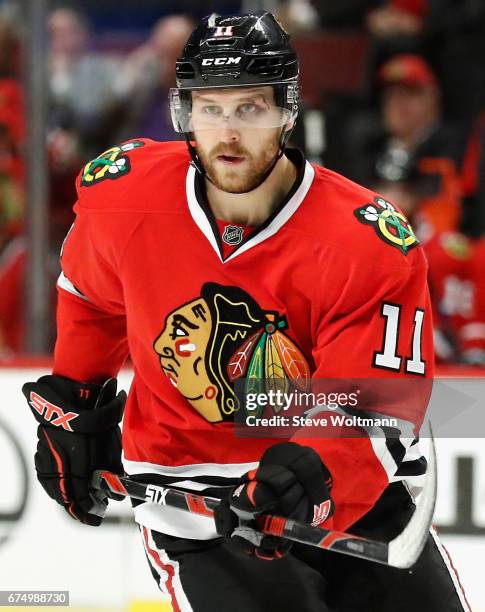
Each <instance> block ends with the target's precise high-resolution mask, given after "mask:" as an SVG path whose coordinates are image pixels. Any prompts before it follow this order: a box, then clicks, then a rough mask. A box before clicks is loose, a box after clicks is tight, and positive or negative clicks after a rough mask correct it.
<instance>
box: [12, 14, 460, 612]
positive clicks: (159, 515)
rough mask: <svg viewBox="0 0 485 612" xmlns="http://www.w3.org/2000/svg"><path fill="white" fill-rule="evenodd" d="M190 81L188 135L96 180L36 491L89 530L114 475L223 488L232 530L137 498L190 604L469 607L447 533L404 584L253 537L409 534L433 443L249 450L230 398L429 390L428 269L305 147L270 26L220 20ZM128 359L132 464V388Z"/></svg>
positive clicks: (196, 49)
mask: <svg viewBox="0 0 485 612" xmlns="http://www.w3.org/2000/svg"><path fill="white" fill-rule="evenodd" d="M176 74H177V85H178V87H177V88H176V89H174V90H173V91H172V92H171V100H170V104H171V111H172V117H173V122H174V126H175V129H176V130H177V131H178V132H180V133H183V134H184V135H185V137H186V141H187V142H186V144H185V143H180V142H178V143H159V142H153V141H148V140H143V139H139V140H132V141H129V142H125V143H123V144H121V145H120V146H117V147H113V148H112V149H109V150H108V151H105V152H104V153H103V154H102V155H100V156H99V157H98V158H96V159H95V160H93V161H92V162H90V163H88V164H87V165H86V166H85V168H84V169H83V170H82V172H81V175H80V177H79V180H78V185H77V187H78V193H79V199H78V202H77V204H76V206H75V211H76V221H75V223H74V225H73V228H72V229H71V231H70V233H69V234H68V237H67V239H66V241H65V243H64V247H63V252H62V273H61V276H60V278H59V282H58V288H59V304H58V338H57V343H56V348H55V364H54V371H53V373H52V374H51V375H48V376H43V377H41V378H40V379H39V380H38V381H37V382H33V383H27V384H26V385H25V386H24V389H23V390H24V393H25V395H26V397H27V399H28V401H29V404H30V406H31V408H32V412H33V414H34V416H35V417H36V419H37V420H38V422H39V429H38V437H39V441H38V448H37V454H36V469H37V474H38V478H39V480H40V482H41V483H42V485H43V486H44V488H45V489H46V491H47V492H48V494H49V495H50V496H51V497H52V498H54V499H55V500H56V501H58V502H59V503H60V504H61V505H63V506H64V508H65V509H66V510H67V511H68V512H69V514H70V515H72V516H73V517H74V518H77V519H78V520H80V521H82V522H84V523H87V524H90V525H99V524H100V522H101V520H102V516H101V515H102V514H103V512H102V510H103V508H100V500H99V499H97V500H95V499H94V498H93V494H92V492H91V491H90V488H89V483H90V478H91V475H92V472H93V470H95V469H98V468H105V469H110V470H114V471H118V472H121V471H122V470H123V469H124V470H125V471H126V472H127V473H128V474H130V475H135V476H136V478H138V479H140V480H145V481H149V482H156V483H158V484H170V485H171V486H174V487H179V488H182V489H185V490H187V489H188V490H192V491H202V492H204V493H206V494H208V495H213V496H219V497H220V498H221V499H222V500H223V503H222V504H221V506H220V509H219V511H218V515H217V524H218V529H219V533H218V532H217V531H216V526H215V524H214V521H213V520H212V519H211V518H209V517H204V516H195V515H187V514H185V513H183V512H180V511H178V510H175V509H172V508H168V507H162V506H157V505H154V504H151V503H141V504H139V505H137V506H136V507H135V519H136V521H137V522H138V523H139V525H140V528H141V533H142V537H143V543H144V546H145V550H146V554H147V558H148V561H149V564H150V568H151V570H152V573H153V575H154V577H155V579H156V581H157V583H158V584H159V586H160V588H161V590H162V591H163V592H164V593H166V594H168V595H169V596H170V597H171V601H172V606H173V609H174V610H175V611H179V610H180V611H189V610H194V611H196V612H213V611H215V610H231V611H234V612H242V611H244V612H247V611H249V610H250V611H254V612H263V611H265V612H269V611H272V610H278V611H284V610H286V611H290V610H291V611H292V612H294V611H296V610H299V611H300V610H301V611H317V610H318V611H321V612H324V611H325V610H328V611H333V610H339V611H344V610H345V611H346V612H350V611H354V610H355V611H362V612H364V611H365V612H370V611H371V610H372V611H373V612H377V611H386V612H391V611H392V612H400V611H404V610H406V612H407V611H408V610H410V609H412V610H420V611H421V610H422V611H424V610H426V611H427V612H430V611H436V612H457V611H459V610H460V611H461V610H464V609H466V608H465V606H466V604H465V600H464V598H463V595H462V594H461V592H460V591H459V590H457V589H456V585H457V581H456V577H454V575H453V574H451V573H450V572H449V571H448V567H449V563H448V562H447V561H446V559H445V557H443V555H442V548H441V546H440V544H439V542H438V541H437V540H436V539H435V536H434V535H430V536H429V541H428V542H427V544H426V547H425V549H424V551H423V553H422V555H421V557H420V559H419V561H418V562H417V564H416V566H415V567H414V568H413V569H412V570H411V571H402V570H396V569H391V568H389V567H385V566H380V565H376V564H372V563H370V562H365V561H360V560H355V559H350V558H348V557H342V556H339V555H335V554H332V553H329V552H326V551H322V550H317V549H310V548H308V547H305V546H302V545H297V544H295V545H294V546H293V547H291V548H290V545H289V543H288V542H287V541H284V540H282V539H281V538H273V537H264V538H262V539H261V540H259V539H257V538H255V537H254V536H255V532H254V530H253V531H251V528H249V529H246V530H243V531H241V530H240V529H239V526H240V520H242V519H240V517H241V516H244V517H246V519H247V518H248V517H249V518H250V519H251V517H254V518H256V517H257V515H258V514H260V513H261V512H263V511H264V512H271V513H273V514H278V515H283V516H287V517H293V518H296V519H298V520H302V521H308V522H309V523H313V524H314V525H319V524H320V525H323V526H328V527H331V528H334V529H339V530H350V531H353V532H355V533H358V534H359V533H360V534H367V535H369V534H371V535H372V536H373V537H375V538H376V539H377V538H384V539H386V538H387V539H390V538H393V537H394V536H395V535H396V534H397V533H398V532H400V531H401V530H402V529H403V527H404V526H405V525H406V523H407V522H408V520H409V518H410V516H411V514H412V512H413V508H414V504H413V499H412V498H411V496H410V493H409V490H410V488H409V487H410V486H412V485H416V479H417V480H419V479H422V478H423V475H424V473H425V471H426V460H425V458H424V457H423V456H422V452H421V450H420V446H419V442H418V440H417V437H416V436H411V437H409V435H407V436H403V437H402V438H401V439H398V438H396V437H394V438H393V439H392V440H391V439H389V440H385V439H383V438H382V437H380V438H379V437H371V436H370V435H368V434H369V432H368V431H366V430H365V429H359V430H358V432H357V435H356V431H355V430H354V429H353V428H352V427H347V428H346V427H345V426H344V427H343V431H342V432H340V433H341V435H338V436H337V435H325V436H324V435H323V434H322V435H309V434H308V435H305V433H304V432H303V433H302V432H301V431H299V432H292V435H291V436H290V435H289V436H288V437H287V439H281V438H279V439H275V438H271V437H270V436H269V435H268V434H267V435H266V436H265V437H257V436H255V437H250V436H246V437H243V436H236V435H235V420H236V419H237V420H238V421H239V420H240V419H241V417H244V416H245V415H247V414H248V413H249V411H250V409H249V408H247V407H246V406H245V404H244V402H243V401H242V400H241V399H240V396H239V395H238V394H236V392H235V390H234V389H235V384H236V383H238V382H241V381H242V383H243V384H244V380H246V390H247V389H248V388H250V389H259V390H260V391H261V390H263V391H264V390H266V391H267V390H268V388H269V387H271V388H278V389H286V390H288V389H290V388H298V389H300V390H304V389H306V390H308V389H309V384H310V379H313V381H318V380H320V381H321V384H322V385H323V386H324V387H325V385H328V384H329V383H328V380H329V379H332V378H333V379H339V380H342V379H349V378H361V379H362V380H364V379H367V380H369V379H375V380H378V379H379V380H387V381H393V380H396V381H398V380H400V379H402V378H405V379H409V380H411V381H416V380H424V381H426V380H427V379H429V378H430V377H431V376H432V373H433V350H432V341H431V330H432V324H431V318H430V306H429V298H428V290H427V286H426V265H425V260H424V257H423V253H422V250H421V248H420V246H419V245H418V241H417V239H416V237H415V235H414V233H413V232H412V229H411V227H410V226H409V224H408V223H407V221H406V219H405V217H404V216H403V215H402V214H401V213H400V212H399V210H398V209H396V208H395V207H394V206H393V205H392V204H391V203H389V202H387V201H385V200H384V199H382V198H380V197H379V196H378V195H376V194H374V193H372V192H370V191H368V190H366V189H364V188H362V187H360V186H358V185H356V184H354V183H351V182H350V181H348V180H346V179H345V178H343V177H341V176H339V175H337V174H334V173H332V172H330V171H328V170H326V169H324V168H321V167H319V166H312V165H311V164H309V163H308V162H307V161H306V160H305V159H304V157H303V155H302V154H301V153H300V152H299V151H297V150H294V149H291V148H286V143H287V141H288V138H289V136H290V133H291V129H292V127H293V125H294V123H295V120H296V116H297V113H298V63H297V58H296V55H295V52H294V51H293V49H292V48H291V46H290V44H289V38H288V35H287V34H286V33H285V32H284V31H283V30H282V29H281V27H280V26H279V25H278V24H277V22H276V21H275V19H274V18H273V16H272V15H270V14H269V13H264V14H259V15H243V16H235V17H226V18H221V17H217V16H211V17H210V18H207V19H204V20H203V21H202V22H201V23H200V24H199V25H198V27H197V28H196V29H195V31H194V32H193V34H192V35H191V36H190V38H189V40H188V42H187V44H186V47H185V49H184V51H183V56H182V57H181V59H180V60H179V61H178V62H177V65H176ZM186 145H187V146H186ZM128 353H129V354H130V356H131V359H132V362H133V367H134V371H135V375H134V379H133V383H132V386H131V389H130V393H129V395H128V399H127V402H126V408H125V411H124V421H123V444H122V447H123V467H122V465H121V463H120V461H121V458H120V441H119V428H118V424H119V422H120V419H121V416H122V411H123V404H124V400H125V397H124V394H123V393H119V394H118V395H117V394H116V383H115V380H114V378H115V377H116V375H117V373H118V371H119V369H120V367H121V366H122V364H123V362H124V360H125V359H126V357H127V355H128ZM248 381H249V382H248ZM325 381H326V382H325ZM248 385H249V387H248ZM378 395H379V394H378V393H377V396H378ZM386 399H387V400H388V399H389V398H388V397H387V398H386ZM395 399H397V400H398V403H399V400H400V398H399V397H398V398H395ZM269 408H270V410H271V407H269ZM277 408H278V406H275V407H274V409H275V410H276V409H277ZM407 408H408V410H409V412H408V413H406V412H405V411H404V413H401V414H400V415H398V416H399V417H400V418H399V423H405V422H406V421H408V425H409V424H410V425H411V429H412V430H413V431H414V433H415V434H416V433H417V431H418V430H419V425H420V423H421V421H422V419H423V416H424V414H423V410H422V409H420V408H419V407H416V406H412V405H409V406H407ZM321 410H322V412H321V414H326V412H325V411H326V410H327V409H326V408H325V407H323V408H322V409H321ZM371 410H372V411H374V412H379V410H381V411H382V410H383V407H382V406H380V405H379V401H378V400H376V401H374V403H373V404H372V405H371ZM342 414H351V412H350V409H346V408H345V407H343V408H342ZM408 414H409V415H410V414H412V415H413V418H412V419H411V422H410V423H409V418H408V416H407V415H408ZM243 420H244V419H243ZM403 427H404V426H403ZM346 429H347V431H346ZM279 433H281V432H279ZM408 434H409V432H408ZM413 478H414V479H415V481H414V483H413ZM105 505H106V500H104V501H103V503H102V504H101V506H105ZM221 535H223V536H224V537H221Z"/></svg>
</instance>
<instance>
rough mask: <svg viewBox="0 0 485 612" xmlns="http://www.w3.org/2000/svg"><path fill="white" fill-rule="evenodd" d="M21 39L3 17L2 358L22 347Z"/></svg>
mask: <svg viewBox="0 0 485 612" xmlns="http://www.w3.org/2000/svg"><path fill="white" fill-rule="evenodd" d="M18 60H19V38H18V34H17V30H16V27H15V24H14V23H13V22H12V21H10V20H8V19H6V18H5V17H1V16H0V296H1V299H0V356H7V355H9V354H11V353H13V352H16V351H19V350H20V349H21V345H22V323H23V308H22V306H23V291H22V289H23V286H22V285H23V271H24V265H25V254H26V249H25V243H24V239H23V238H22V237H21V236H20V234H21V232H22V230H23V222H24V164H23V159H22V148H23V139H24V116H23V100H22V89H21V85H20V83H19V80H18V77H19V75H18V68H19V66H18Z"/></svg>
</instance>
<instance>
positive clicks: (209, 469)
mask: <svg viewBox="0 0 485 612" xmlns="http://www.w3.org/2000/svg"><path fill="white" fill-rule="evenodd" d="M123 466H124V468H125V471H126V473H127V474H130V475H132V474H160V475H161V476H176V477H178V478H183V479H184V480H186V479H190V478H191V477H197V476H218V477H221V478H240V477H241V476H242V475H243V474H245V473H246V472H249V470H254V468H256V467H258V462H257V461H255V462H254V461H253V462H250V463H194V464H192V465H157V464H156V463H146V462H142V461H131V460H129V459H127V458H126V457H125V456H124V455H123Z"/></svg>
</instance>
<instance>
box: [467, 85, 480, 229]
mask: <svg viewBox="0 0 485 612" xmlns="http://www.w3.org/2000/svg"><path fill="white" fill-rule="evenodd" d="M484 78H485V77H484ZM462 188H463V195H464V219H463V224H462V225H463V231H464V232H465V233H467V234H468V235H471V236H474V237H477V238H478V237H480V236H482V235H483V234H485V111H483V112H482V113H481V115H480V116H479V118H478V120H477V121H476V122H475V125H474V127H473V129H472V130H471V132H470V136H469V139H468V142H467V146H466V150H465V155H464V159H463V170H462Z"/></svg>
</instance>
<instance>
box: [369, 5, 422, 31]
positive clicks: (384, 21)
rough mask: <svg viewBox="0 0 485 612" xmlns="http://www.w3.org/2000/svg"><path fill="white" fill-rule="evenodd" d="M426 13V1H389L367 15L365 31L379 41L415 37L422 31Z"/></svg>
mask: <svg viewBox="0 0 485 612" xmlns="http://www.w3.org/2000/svg"><path fill="white" fill-rule="evenodd" d="M427 12H428V2H427V0H389V1H388V2H384V3H382V6H379V7H377V8H374V9H372V10H370V11H369V12H368V13H367V15H366V24H367V29H368V30H369V32H370V33H371V34H373V35H374V36H375V37H376V38H380V39H387V40H390V39H394V40H396V39H399V38H407V37H415V36H417V35H420V34H421V33H422V31H423V28H424V19H425V17H426V15H427Z"/></svg>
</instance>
